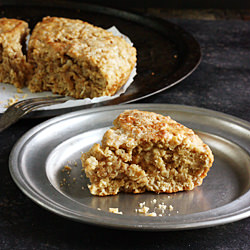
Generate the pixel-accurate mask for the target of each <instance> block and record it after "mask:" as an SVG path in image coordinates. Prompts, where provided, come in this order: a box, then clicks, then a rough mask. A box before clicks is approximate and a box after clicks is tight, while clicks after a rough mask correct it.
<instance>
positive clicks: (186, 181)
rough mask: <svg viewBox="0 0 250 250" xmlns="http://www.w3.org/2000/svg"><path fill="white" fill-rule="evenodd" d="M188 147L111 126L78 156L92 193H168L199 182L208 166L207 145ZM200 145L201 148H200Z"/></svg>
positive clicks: (100, 194)
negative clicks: (136, 136)
mask: <svg viewBox="0 0 250 250" xmlns="http://www.w3.org/2000/svg"><path fill="white" fill-rule="evenodd" d="M203 147H204V150H197V149H196V148H190V145H189V144H188V143H183V142H182V143H181V142H180V143H173V142H172V141H171V140H170V141H169V142H166V141H160V142H154V140H151V141H144V140H140V141H139V142H138V141H136V140H134V138H131V137H128V136H126V135H124V133H122V132H121V130H120V129H115V128H112V129H110V130H108V131H107V132H106V134H105V135H104V137H103V141H102V146H100V145H99V144H95V145H94V146H93V147H92V148H91V150H90V151H89V152H87V153H85V154H83V156H82V162H83V166H84V169H85V173H86V175H87V177H88V178H90V182H91V185H89V189H90V192H91V193H92V194H93V195H99V196H105V195H114V194H117V193H118V192H121V191H124V192H132V193H142V192H145V191H146V190H147V191H153V192H156V193H162V192H164V193H172V192H177V191H183V190H192V189H193V188H194V187H195V186H197V185H201V184H202V180H203V178H204V177H205V176H206V175H207V172H208V170H209V167H210V165H211V159H209V158H208V155H207V154H208V153H207V148H206V147H207V146H206V145H204V146H203ZM203 147H202V148H203Z"/></svg>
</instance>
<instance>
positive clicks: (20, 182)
mask: <svg viewBox="0 0 250 250" xmlns="http://www.w3.org/2000/svg"><path fill="white" fill-rule="evenodd" d="M134 108H137V109H144V110H145V109H147V108H166V109H168V110H180V111H182V112H192V113H193V112H195V113H196V114H204V113H206V115H207V114H208V115H212V114H213V115H214V117H217V118H218V117H219V118H223V120H226V121H231V122H233V123H236V124H237V125H240V126H241V127H244V128H247V129H248V130H249V131H250V123H249V122H248V121H245V120H242V119H240V118H237V117H235V116H231V115H228V114H225V113H222V112H218V111H214V110H210V109H206V108H199V107H195V106H187V105H179V104H148V103H147V104H126V105H114V106H105V107H98V108H93V109H85V110H81V111H75V112H70V113H67V114H64V115H61V116H58V117H55V118H51V119H49V120H47V121H45V122H42V123H41V124H39V125H37V126H35V127H34V128H32V129H30V130H29V131H27V132H26V133H25V134H24V135H23V136H22V137H21V138H20V139H19V140H18V141H17V142H16V144H15V145H14V147H13V149H12V150H11V153H10V157H9V171H10V174H11V177H12V179H13V180H14V182H15V183H16V185H17V186H18V187H19V189H20V190H21V191H22V192H23V193H24V194H25V195H26V196H27V197H29V198H30V199H31V200H33V201H34V202H35V203H37V204H39V205H40V206H41V207H43V208H45V209H47V210H49V211H51V212H53V213H55V214H58V215H61V216H63V217H66V218H69V219H72V220H75V221H78V222H85V223H89V224H94V225H99V226H104V227H111V228H117V229H125V230H144V231H169V230H186V229H195V228H204V227H211V226H217V225H221V224H226V223H230V222H234V221H238V220H240V219H244V218H247V217H249V216H250V206H249V207H245V208H243V209H240V210H239V211H237V212H233V213H231V214H230V213H229V214H225V215H223V216H220V218H219V219H218V218H217V219H216V218H213V219H212V220H211V219H210V220H206V219H205V220H201V221H199V222H197V221H196V222H194V223H192V224H185V223H182V224H179V226H178V224H177V226H176V224H174V223H173V224H172V225H171V224H170V225H167V226H164V225H160V227H159V225H157V224H156V225H154V224H152V223H154V222H156V220H155V218H154V219H153V222H152V221H151V222H150V223H148V224H143V225H139V224H138V225H130V224H123V225H121V224H120V223H119V222H118V223H116V222H114V223H113V222H112V223H110V222H109V223H107V222H106V221H102V220H101V221H100V220H95V219H94V220H93V218H92V219H91V218H87V219H86V217H81V216H79V215H78V216H74V214H72V213H70V211H72V210H69V209H68V211H67V212H65V207H64V209H63V210H61V209H59V210H58V207H57V206H56V205H57V203H52V206H49V205H48V204H50V205H51V203H50V202H49V201H48V199H46V197H44V196H39V194H37V193H36V192H34V191H33V189H32V188H29V189H27V186H29V185H28V184H29V183H27V182H25V180H24V179H23V178H21V177H22V176H21V174H20V172H16V171H15V170H18V169H19V167H18V166H17V163H18V158H19V153H20V152H21V149H22V147H23V146H24V145H25V142H27V140H28V139H29V138H31V136H32V135H34V134H36V133H39V131H40V130H42V129H44V128H46V127H49V126H51V125H53V124H55V123H57V122H58V121H63V120H65V119H72V118H73V117H76V116H81V115H86V114H90V113H96V112H102V111H110V110H114V109H119V110H121V112H122V110H125V109H134ZM248 153H249V152H248ZM24 184H25V185H24ZM53 189H54V187H53ZM55 190H56V189H55ZM56 192H58V190H56ZM249 194H250V190H248V191H247V192H246V193H245V194H243V195H241V196H240V197H238V198H237V199H236V200H233V201H232V202H235V201H237V200H239V199H243V198H244V197H245V196H247V195H249ZM39 197H40V198H42V199H39ZM232 202H230V203H228V204H231V203H232ZM228 204H226V205H228ZM59 205H60V204H59ZM224 206H225V205H224ZM221 207H222V206H221ZM221 207H219V208H221ZM215 209H217V208H215ZM66 210H67V209H66ZM92 210H93V211H92ZM92 210H91V213H93V214H95V213H96V214H97V213H98V212H100V211H95V210H94V209H92ZM212 210H214V209H212ZM200 213H204V212H199V213H195V214H200ZM111 216H120V215H114V214H111ZM185 216H189V215H183V217H185ZM126 217H127V218H128V217H130V216H126V215H123V218H126ZM112 218H113V217H112ZM116 218H119V219H121V217H116ZM150 218H152V217H150ZM161 218H162V217H161ZM119 219H118V220H119Z"/></svg>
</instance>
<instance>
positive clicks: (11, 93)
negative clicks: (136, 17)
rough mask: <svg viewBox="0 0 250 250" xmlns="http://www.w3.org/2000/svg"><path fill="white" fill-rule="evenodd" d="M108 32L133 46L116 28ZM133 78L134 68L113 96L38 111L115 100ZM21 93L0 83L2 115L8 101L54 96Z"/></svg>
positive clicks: (79, 100) (26, 91)
mask: <svg viewBox="0 0 250 250" xmlns="http://www.w3.org/2000/svg"><path fill="white" fill-rule="evenodd" d="M108 31H110V32H112V33H113V34H114V35H115V36H121V37H123V38H124V39H125V40H126V41H127V42H128V43H129V44H131V45H133V43H132V42H131V40H130V39H129V38H128V37H127V36H125V35H123V34H122V33H121V32H120V31H119V30H118V29H117V28H116V27H114V26H113V27H111V28H109V29H108ZM135 76H136V66H135V67H134V69H133V70H132V72H131V74H130V77H129V79H128V81H127V83H126V84H125V85H123V86H122V88H121V89H120V90H119V91H118V92H117V93H116V94H115V95H113V96H102V97H95V98H93V99H89V98H85V99H76V100H69V101H67V102H65V103H62V104H56V105H52V106H48V107H43V108H40V110H49V109H61V108H69V107H75V106H81V105H87V104H91V103H97V102H103V101H107V100H111V99H114V98H117V97H119V96H120V95H121V94H123V93H124V92H125V91H126V90H127V88H128V87H129V86H130V85H131V83H132V82H133V80H134V77H135ZM21 91H22V93H18V92H17V89H16V88H15V87H14V86H13V85H11V84H6V83H0V113H3V112H4V111H5V110H6V108H7V107H8V104H9V103H10V101H13V100H19V101H21V100H23V99H28V98H33V97H43V96H55V95H53V94H52V93H51V92H41V93H31V92H30V91H29V90H28V88H23V89H21Z"/></svg>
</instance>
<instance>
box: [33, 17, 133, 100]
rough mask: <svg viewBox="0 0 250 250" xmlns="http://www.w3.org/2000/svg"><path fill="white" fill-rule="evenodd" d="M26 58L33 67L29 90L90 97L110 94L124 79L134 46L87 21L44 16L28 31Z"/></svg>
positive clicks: (125, 78) (129, 66) (127, 75)
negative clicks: (30, 32)
mask: <svg viewBox="0 0 250 250" xmlns="http://www.w3.org/2000/svg"><path fill="white" fill-rule="evenodd" d="M28 60H29V62H30V63H32V64H33V65H34V67H35V69H34V75H33V77H32V79H31V80H30V81H29V84H28V85H29V89H30V90H31V91H32V92H40V91H46V90H50V91H52V92H53V93H58V94H62V95H68V96H72V97H75V98H86V97H89V98H94V97H99V96H111V95H113V94H115V93H116V92H117V90H119V89H120V87H121V86H123V85H124V84H125V83H126V82H127V79H128V78H129V76H130V73H131V71H132V69H133V68H134V66H135V63H136V49H135V48H134V47H132V46H131V45H130V44H128V43H127V42H126V41H125V40H124V39H123V38H121V37H118V36H114V35H113V34H112V33H111V32H108V31H106V30H104V29H102V28H99V27H96V26H93V25H91V24H89V23H87V22H83V21H81V20H73V19H67V18H58V17H45V18H43V20H42V22H40V23H38V24H37V25H36V26H35V28H34V30H33V32H32V35H31V38H30V41H29V51H28Z"/></svg>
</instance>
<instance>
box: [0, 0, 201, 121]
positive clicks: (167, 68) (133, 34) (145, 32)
mask: <svg viewBox="0 0 250 250" xmlns="http://www.w3.org/2000/svg"><path fill="white" fill-rule="evenodd" d="M0 10H1V11H0V15H1V17H9V18H20V19H23V20H26V21H28V23H29V25H30V28H31V29H32V28H33V27H34V26H35V24H36V23H37V22H39V21H41V19H42V18H43V17H44V16H60V17H68V18H75V19H76V18H77V19H82V20H84V21H87V22H90V23H92V24H94V25H97V26H100V27H103V28H109V27H111V26H113V25H115V26H116V27H117V28H118V29H119V30H120V31H121V32H122V33H123V34H125V35H127V36H128V37H129V38H130V39H131V41H132V42H133V43H134V46H135V47H136V49H137V53H138V56H137V59H138V61H137V76H136V77H135V79H134V82H133V83H132V85H131V86H130V87H129V88H128V90H127V91H126V93H124V94H123V95H122V96H120V97H118V98H116V99H113V100H111V101H106V102H101V103H97V104H91V105H84V106H76V107H73V108H63V109H53V110H45V111H36V112H32V114H31V117H43V116H55V115H59V114H63V113H65V112H69V111H73V110H79V109H83V108H90V107H97V106H104V105H114V104H120V103H130V102H133V101H136V100H140V99H142V98H145V97H148V96H150V95H153V94H157V93H159V92H161V91H163V90H166V89H167V88H170V87H172V86H173V85H175V84H177V83H179V82H180V81H182V80H183V79H184V78H186V77H187V76H188V75H189V74H191V73H192V72H193V71H194V70H195V69H196V67H197V66H198V65H199V62H200V59H201V52H200V46H199V44H198V42H197V41H196V40H195V39H194V38H193V36H192V35H190V34H189V33H188V32H186V31H185V30H183V29H182V28H181V27H179V26H177V25H175V24H173V23H170V22H167V21H164V20H161V19H156V18H149V17H145V16H141V15H138V14H133V13H129V12H125V11H121V10H115V9H111V8H106V7H101V6H97V5H90V4H85V3H76V2H73V3H72V2H70V1H68V2H61V1H60V2H56V3H55V2H51V3H50V2H47V1H45V2H37V1H35V2H28V1H21V2H19V1H12V0H8V1H1V7H0Z"/></svg>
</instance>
